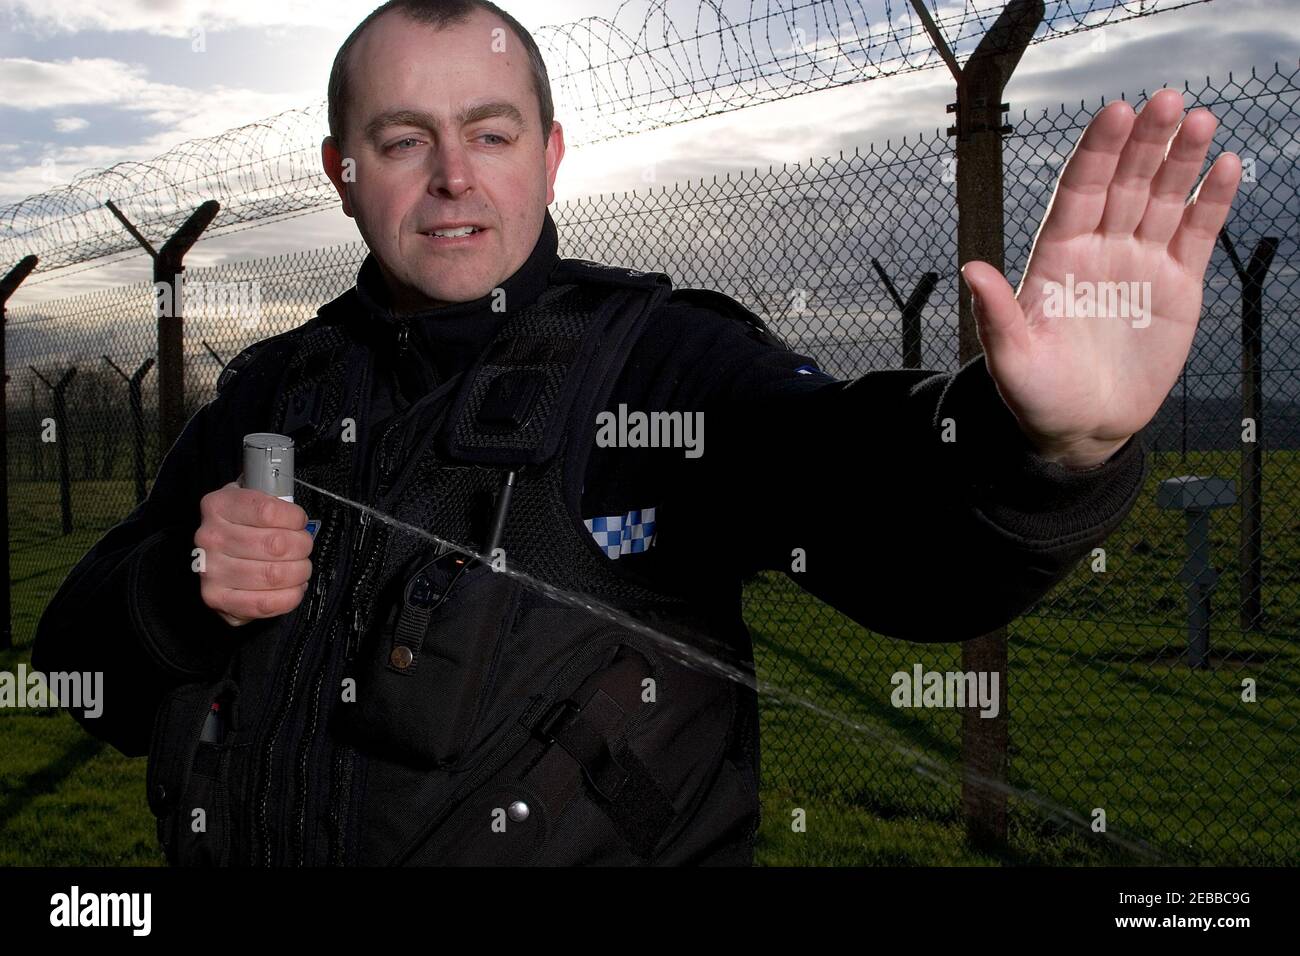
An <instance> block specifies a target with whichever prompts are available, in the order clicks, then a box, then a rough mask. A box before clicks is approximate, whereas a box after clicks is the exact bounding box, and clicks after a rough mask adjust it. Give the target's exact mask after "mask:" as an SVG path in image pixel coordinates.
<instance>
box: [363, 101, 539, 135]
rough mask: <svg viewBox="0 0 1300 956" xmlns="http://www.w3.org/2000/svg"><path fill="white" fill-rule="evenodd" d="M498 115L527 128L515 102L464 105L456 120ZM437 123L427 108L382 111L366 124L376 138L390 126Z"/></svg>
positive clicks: (465, 121) (466, 121)
mask: <svg viewBox="0 0 1300 956" xmlns="http://www.w3.org/2000/svg"><path fill="white" fill-rule="evenodd" d="M498 116H499V117H501V118H503V119H507V120H510V121H511V122H513V123H514V124H515V125H517V126H519V127H521V128H526V127H527V125H528V124H527V123H526V122H525V121H524V115H523V113H521V112H520V111H519V108H518V107H517V106H515V105H514V104H513V103H507V102H504V101H501V102H493V103H478V104H475V105H474V106H467V107H464V108H462V109H461V110H460V111H459V112H457V114H456V121H457V122H458V123H459V124H460V125H461V126H465V125H467V124H469V123H478V122H480V121H482V120H485V119H493V118H495V117H498ZM437 125H438V118H437V117H436V116H434V115H433V114H432V113H429V112H426V111H425V110H412V109H399V110H389V111H388V112H386V113H380V114H379V115H378V116H376V117H375V118H374V119H372V120H371V121H370V122H369V123H367V124H366V137H367V138H368V139H376V138H377V137H378V136H379V134H380V133H382V132H383V131H384V130H385V129H387V128H388V127H390V126H418V127H420V128H421V129H433V128H434V127H436V126H437Z"/></svg>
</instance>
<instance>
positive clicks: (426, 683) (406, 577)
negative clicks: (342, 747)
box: [341, 550, 519, 769]
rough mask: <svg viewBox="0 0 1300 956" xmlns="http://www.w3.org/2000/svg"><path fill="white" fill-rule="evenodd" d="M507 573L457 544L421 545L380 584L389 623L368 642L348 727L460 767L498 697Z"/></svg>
mask: <svg viewBox="0 0 1300 956" xmlns="http://www.w3.org/2000/svg"><path fill="white" fill-rule="evenodd" d="M518 600H519V586H518V585H517V584H516V583H515V582H513V581H511V580H510V578H509V576H508V575H505V574H498V573H497V572H496V571H494V570H493V569H492V568H491V566H489V565H486V564H483V563H482V562H479V561H477V560H474V559H472V558H470V557H468V556H466V555H464V554H460V553H457V552H454V551H442V550H439V551H437V552H434V553H432V554H429V553H427V552H426V553H424V554H422V555H421V556H420V557H419V558H417V559H416V560H414V561H413V562H409V563H408V564H407V565H406V568H405V569H404V571H403V572H401V573H399V574H397V575H395V576H394V579H393V581H392V582H391V583H390V584H389V585H387V586H386V587H385V588H384V589H382V590H381V594H380V600H379V602H378V604H377V607H379V608H381V609H384V608H386V609H387V610H386V614H385V618H384V620H383V622H382V624H381V625H380V626H378V627H375V628H373V629H372V632H371V633H370V634H368V635H367V637H366V640H365V641H363V643H362V646H361V650H360V655H359V666H358V668H357V672H356V675H355V676H356V700H355V702H352V703H349V704H348V705H347V706H346V707H345V709H344V711H343V714H342V717H341V725H342V728H343V733H344V735H345V736H347V737H348V738H349V739H350V740H351V741H352V742H353V743H354V744H356V745H357V746H358V747H360V748H361V749H363V750H365V751H368V752H372V753H375V754H377V755H380V756H383V757H386V758H389V759H393V760H399V761H402V762H403V763H406V764H409V765H411V766H414V767H420V768H428V769H433V768H447V769H452V768H455V767H456V766H457V765H458V763H459V762H460V761H461V760H462V758H463V757H464V756H465V754H466V752H467V750H468V749H469V748H470V747H471V745H472V744H473V742H474V741H473V735H474V730H475V727H476V725H477V723H478V719H479V717H480V715H481V713H482V711H483V709H484V706H485V704H486V702H487V700H488V699H489V697H490V696H491V692H492V686H493V679H494V676H495V675H494V672H495V667H496V663H497V658H498V656H499V654H500V649H501V645H502V643H503V640H504V638H505V635H506V634H508V633H509V631H510V627H511V624H512V622H513V620H514V616H515V613H516V610H517V607H518Z"/></svg>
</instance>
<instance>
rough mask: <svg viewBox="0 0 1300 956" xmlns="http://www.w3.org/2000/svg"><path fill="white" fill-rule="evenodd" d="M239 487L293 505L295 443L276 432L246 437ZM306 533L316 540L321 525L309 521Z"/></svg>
mask: <svg viewBox="0 0 1300 956" xmlns="http://www.w3.org/2000/svg"><path fill="white" fill-rule="evenodd" d="M239 484H240V486H241V487H244V488H256V489H257V490H258V491H264V492H266V493H267V494H268V495H275V497H277V498H281V499H283V500H285V501H293V439H292V438H290V437H289V436H288V435H276V434H274V433H273V432H254V433H253V434H251V435H245V436H244V474H243V475H242V476H241V477H240V479H239ZM306 530H307V533H308V534H310V535H311V536H312V537H313V538H314V537H316V532H317V531H318V530H320V521H318V520H316V519H315V518H309V519H307V529H306Z"/></svg>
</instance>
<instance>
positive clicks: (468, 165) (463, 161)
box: [429, 137, 474, 196]
mask: <svg viewBox="0 0 1300 956" xmlns="http://www.w3.org/2000/svg"><path fill="white" fill-rule="evenodd" d="M430 152H431V157H432V161H433V169H432V170H430V172H429V193H430V194H431V195H435V196H459V195H460V194H461V193H463V192H465V191H466V190H468V189H471V188H472V187H473V185H474V170H473V165H472V162H471V158H470V156H469V154H468V152H467V151H466V149H465V145H464V144H463V143H461V142H459V141H457V140H454V139H453V138H451V137H443V138H442V139H441V140H440V142H439V143H438V145H437V146H436V147H435V148H434V149H433V150H431V151H430Z"/></svg>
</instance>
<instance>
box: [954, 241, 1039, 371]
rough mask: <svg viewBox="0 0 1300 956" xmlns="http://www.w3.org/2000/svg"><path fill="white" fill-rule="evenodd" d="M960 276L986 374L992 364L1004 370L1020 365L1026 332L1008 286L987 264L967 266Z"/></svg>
mask: <svg viewBox="0 0 1300 956" xmlns="http://www.w3.org/2000/svg"><path fill="white" fill-rule="evenodd" d="M961 274H962V279H964V280H965V282H966V284H967V286H969V287H970V290H971V295H972V296H973V297H974V299H975V318H976V328H977V331H978V332H979V337H980V343H981V344H982V345H983V346H984V351H985V353H986V354H987V356H988V362H989V365H990V370H991V368H992V365H993V363H994V362H1001V363H1002V365H1003V367H1006V366H1008V365H1009V364H1010V363H1016V362H1020V361H1023V360H1024V359H1025V358H1027V357H1028V355H1029V332H1028V330H1027V329H1026V328H1025V320H1024V315H1023V314H1022V313H1021V311H1020V305H1019V304H1018V303H1017V302H1016V294H1015V292H1014V291H1013V290H1012V288H1011V286H1010V284H1008V282H1007V280H1006V279H1005V278H1004V277H1003V275H1002V273H1001V272H999V271H998V270H997V269H995V268H994V267H993V266H991V265H989V264H988V263H987V262H968V263H966V265H964V266H963V267H962V270H961Z"/></svg>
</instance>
